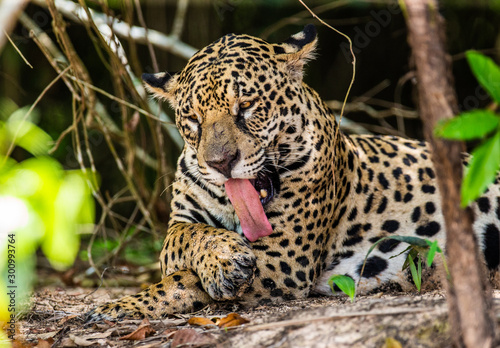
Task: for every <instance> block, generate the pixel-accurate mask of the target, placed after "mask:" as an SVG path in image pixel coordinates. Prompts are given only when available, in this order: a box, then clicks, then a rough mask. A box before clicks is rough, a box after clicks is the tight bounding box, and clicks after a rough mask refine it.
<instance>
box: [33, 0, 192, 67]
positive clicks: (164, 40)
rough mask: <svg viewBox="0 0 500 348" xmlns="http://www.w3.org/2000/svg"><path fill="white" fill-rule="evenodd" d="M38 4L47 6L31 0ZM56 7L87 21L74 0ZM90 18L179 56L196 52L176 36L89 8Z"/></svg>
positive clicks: (62, 1) (61, 1) (40, 0)
mask: <svg viewBox="0 0 500 348" xmlns="http://www.w3.org/2000/svg"><path fill="white" fill-rule="evenodd" d="M33 2H34V3H35V4H37V5H39V6H42V7H47V5H46V3H45V1H43V0H33ZM55 5H56V8H57V10H58V11H59V12H61V13H62V14H63V15H64V16H66V17H68V18H69V19H71V20H73V21H75V22H88V21H89V18H88V16H87V13H86V12H85V10H84V9H83V8H82V7H81V6H79V5H77V4H76V3H74V2H71V1H69V0H56V1H55ZM89 11H90V14H91V16H92V20H93V21H94V23H95V24H96V25H97V26H98V27H100V26H102V25H109V26H110V27H111V29H112V31H113V32H114V33H115V34H116V35H119V36H121V37H125V38H132V39H133V40H135V41H136V42H139V43H142V44H147V42H148V41H149V42H150V43H151V44H152V45H154V46H157V47H159V48H161V49H164V50H167V51H169V52H171V53H173V54H175V55H177V56H179V57H181V58H184V59H189V58H191V56H192V55H193V54H195V53H196V51H197V49H196V48H194V47H192V46H189V45H188V44H186V43H184V42H182V41H180V40H179V39H178V38H177V37H175V36H172V35H165V34H162V33H160V32H159V31H156V30H151V29H148V30H147V31H146V29H145V28H141V27H137V26H130V25H128V24H127V23H125V22H119V21H116V19H114V18H112V17H110V16H107V15H105V14H102V13H99V12H96V11H94V10H90V9H89Z"/></svg>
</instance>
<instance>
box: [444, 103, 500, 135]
mask: <svg viewBox="0 0 500 348" xmlns="http://www.w3.org/2000/svg"><path fill="white" fill-rule="evenodd" d="M499 124H500V117H499V116H498V115H496V114H495V113H494V112H492V111H490V110H473V111H467V112H464V113H462V114H460V115H458V116H457V117H454V118H452V119H450V120H446V121H445V122H440V123H438V125H437V126H436V128H435V129H434V134H435V135H436V136H437V137H440V138H445V139H452V140H471V139H476V138H483V137H485V136H486V135H488V134H489V133H491V132H493V131H494V130H495V129H496V128H497V127H498V125H499Z"/></svg>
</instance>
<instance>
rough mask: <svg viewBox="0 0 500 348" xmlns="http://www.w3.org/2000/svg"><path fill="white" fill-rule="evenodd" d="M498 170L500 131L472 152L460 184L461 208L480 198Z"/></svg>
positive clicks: (499, 166) (499, 164)
mask: <svg viewBox="0 0 500 348" xmlns="http://www.w3.org/2000/svg"><path fill="white" fill-rule="evenodd" d="M499 169H500V130H499V131H497V132H496V133H495V135H494V136H493V137H491V138H489V139H488V140H486V141H485V142H483V143H482V144H481V145H480V146H478V147H477V148H476V149H475V150H474V151H473V152H472V158H471V160H470V162H469V166H468V168H467V170H466V172H465V176H464V180H463V183H462V201H461V205H462V207H466V206H467V205H469V203H470V202H472V201H474V200H476V199H477V198H479V196H481V195H482V194H483V193H484V191H485V190H486V188H487V187H488V185H489V184H491V183H492V182H493V181H494V180H495V177H496V175H497V173H498V170H499Z"/></svg>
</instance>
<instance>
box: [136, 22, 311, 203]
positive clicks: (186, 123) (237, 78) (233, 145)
mask: <svg viewBox="0 0 500 348" xmlns="http://www.w3.org/2000/svg"><path fill="white" fill-rule="evenodd" d="M315 45H316V31H315V29H314V27H313V26H307V27H306V28H305V29H304V31H302V32H300V33H298V34H296V35H294V36H292V37H291V38H289V39H288V40H287V41H285V42H283V43H279V44H270V43H267V42H265V41H263V40H261V39H258V38H254V37H251V36H247V35H234V34H229V35H226V36H224V37H222V38H221V39H219V40H217V41H216V42H214V43H212V44H210V45H209V46H207V47H205V48H204V49H202V50H200V51H199V52H197V53H196V54H195V55H194V56H193V57H192V58H191V59H190V60H189V62H188V64H187V65H186V67H185V68H184V69H183V70H182V71H181V72H180V73H178V74H175V75H173V76H170V75H169V74H168V73H159V74H149V75H148V74H145V75H144V76H143V79H144V81H145V82H146V86H147V88H148V89H149V90H150V91H152V92H153V93H154V94H156V95H157V96H159V97H161V98H165V99H167V100H169V101H170V103H171V104H172V106H173V107H174V109H175V112H176V124H177V126H178V128H179V131H180V132H181V134H182V136H183V138H184V140H185V141H186V144H187V145H188V146H189V147H190V148H191V149H192V150H194V152H195V153H196V158H197V164H198V170H199V173H200V174H201V175H202V177H203V178H204V179H205V180H207V181H209V182H211V183H213V184H216V185H223V184H225V183H226V182H227V180H228V179H231V178H234V179H248V180H250V182H251V183H252V185H254V187H255V189H256V191H257V192H258V193H259V194H260V199H261V202H262V203H263V204H266V203H267V202H269V201H270V200H271V199H272V197H273V195H274V194H275V193H276V192H277V191H278V190H279V177H278V174H277V169H276V168H277V166H278V163H279V161H280V157H281V156H282V155H283V154H282V151H281V150H280V145H281V144H282V143H283V142H286V141H287V139H288V137H287V136H286V134H291V133H293V132H297V131H299V125H298V123H300V122H298V121H297V120H296V118H298V117H299V116H298V114H300V110H299V109H300V106H299V105H302V104H303V102H302V101H301V100H300V94H301V93H300V89H301V88H303V85H302V70H303V65H304V63H305V62H306V60H307V59H309V58H311V56H312V52H313V50H314V48H315Z"/></svg>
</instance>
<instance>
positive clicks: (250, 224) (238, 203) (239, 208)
mask: <svg viewBox="0 0 500 348" xmlns="http://www.w3.org/2000/svg"><path fill="white" fill-rule="evenodd" d="M224 186H225V187H226V192H227V196H228V197H229V200H230V201H231V203H232V204H233V207H234V210H235V211H236V214H237V215H238V218H239V219H240V225H241V229H242V230H243V234H244V235H245V237H247V238H248V240H249V241H250V242H255V241H256V240H257V239H259V238H260V237H265V236H269V235H270V234H271V233H273V228H272V227H271V224H270V223H269V220H268V219H267V216H266V214H265V213H264V208H263V207H262V204H261V203H260V199H259V194H258V193H257V191H256V190H255V188H254V187H253V185H252V184H251V183H250V180H248V179H229V180H228V181H226V183H225V184H224Z"/></svg>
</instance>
